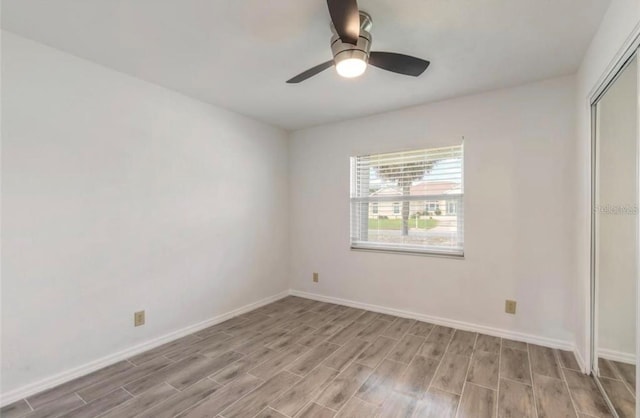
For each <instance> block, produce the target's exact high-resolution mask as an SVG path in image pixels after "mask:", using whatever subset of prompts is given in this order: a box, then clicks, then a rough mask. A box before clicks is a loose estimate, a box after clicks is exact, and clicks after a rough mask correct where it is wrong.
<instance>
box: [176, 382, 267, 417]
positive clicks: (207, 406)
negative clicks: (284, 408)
mask: <svg viewBox="0 0 640 418" xmlns="http://www.w3.org/2000/svg"><path fill="white" fill-rule="evenodd" d="M262 383H263V381H262V380H260V379H258V378H257V377H254V376H251V375H247V374H245V375H243V376H240V377H239V378H238V379H236V380H234V381H233V382H231V383H229V384H228V385H227V386H224V387H223V388H222V389H220V390H219V391H218V392H216V393H215V394H213V396H210V397H208V398H207V399H206V400H205V401H203V402H201V403H199V404H197V405H194V407H193V408H189V409H187V410H186V411H184V412H182V413H180V414H179V415H178V417H180V418H185V417H188V418H210V417H213V416H216V415H217V414H219V413H220V412H222V410H224V409H225V408H227V407H228V406H229V405H231V404H233V403H234V402H236V401H237V400H238V399H240V398H242V397H243V396H245V395H246V394H247V393H249V392H251V391H252V390H254V389H255V388H256V387H258V386H259V385H261V384H262Z"/></svg>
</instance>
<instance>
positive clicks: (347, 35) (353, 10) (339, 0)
mask: <svg viewBox="0 0 640 418" xmlns="http://www.w3.org/2000/svg"><path fill="white" fill-rule="evenodd" d="M327 6H329V15H330V16H331V22H332V24H331V31H332V32H333V36H332V37H331V52H332V53H333V59H332V60H330V61H327V62H323V63H322V64H319V65H316V66H315V67H313V68H310V69H308V70H307V71H305V72H303V73H300V74H298V75H297V76H295V77H293V78H291V79H289V80H287V83H289V84H295V83H300V82H301V81H304V80H306V79H308V78H311V77H313V76H314V75H316V74H318V73H320V72H322V71H324V70H326V69H327V68H329V67H332V66H334V65H335V66H336V71H337V72H338V74H339V75H341V76H342V77H345V78H354V77H359V76H361V75H362V74H364V72H365V70H366V69H367V64H370V65H373V66H375V67H378V68H382V69H383V70H387V71H391V72H394V73H398V74H403V75H410V76H413V77H417V76H419V75H420V74H422V73H423V72H424V70H426V69H427V67H428V66H429V61H426V60H423V59H420V58H416V57H412V56H409V55H404V54H397V53H395V52H377V51H371V34H370V33H369V30H370V29H371V26H372V25H373V20H372V19H371V16H369V14H368V13H366V12H363V11H361V10H359V9H358V3H357V1H356V0H327Z"/></svg>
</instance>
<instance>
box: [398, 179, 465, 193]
mask: <svg viewBox="0 0 640 418" xmlns="http://www.w3.org/2000/svg"><path fill="white" fill-rule="evenodd" d="M454 191H455V192H459V191H460V184H459V183H456V182H453V181H422V182H420V183H416V184H414V185H412V186H411V192H410V194H411V195H439V194H449V193H452V192H454Z"/></svg>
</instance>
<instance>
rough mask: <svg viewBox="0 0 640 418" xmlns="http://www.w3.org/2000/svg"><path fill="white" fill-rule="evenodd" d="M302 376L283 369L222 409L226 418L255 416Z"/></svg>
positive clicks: (222, 413)
mask: <svg viewBox="0 0 640 418" xmlns="http://www.w3.org/2000/svg"><path fill="white" fill-rule="evenodd" d="M298 380H300V378H299V377H298V376H296V375H294V374H292V373H289V372H287V371H281V372H280V373H278V374H277V375H275V376H273V377H272V378H271V379H269V380H267V381H266V382H264V383H263V384H262V385H260V386H258V387H257V388H256V389H255V390H254V391H252V392H250V393H249V394H247V395H246V396H244V397H242V398H241V399H240V400H238V401H237V402H236V403H234V404H233V405H231V406H229V407H228V408H227V409H225V410H224V411H222V412H221V413H220V415H222V416H223V417H225V418H245V417H253V416H255V415H256V414H258V413H259V412H260V411H262V410H263V409H264V408H266V407H267V406H268V405H269V402H270V401H271V400H272V399H274V398H276V397H278V396H279V395H280V394H282V393H283V392H285V391H286V390H288V389H289V388H290V387H291V386H293V385H294V384H295V383H296V382H297V381H298Z"/></svg>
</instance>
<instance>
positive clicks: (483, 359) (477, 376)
mask: <svg viewBox="0 0 640 418" xmlns="http://www.w3.org/2000/svg"><path fill="white" fill-rule="evenodd" d="M499 363H500V356H499V355H498V354H494V353H490V352H488V351H476V352H475V353H474V354H473V358H472V360H471V366H470V367H469V375H468V376H467V382H471V383H475V384H477V385H480V386H484V387H487V388H490V389H498V372H499Z"/></svg>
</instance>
